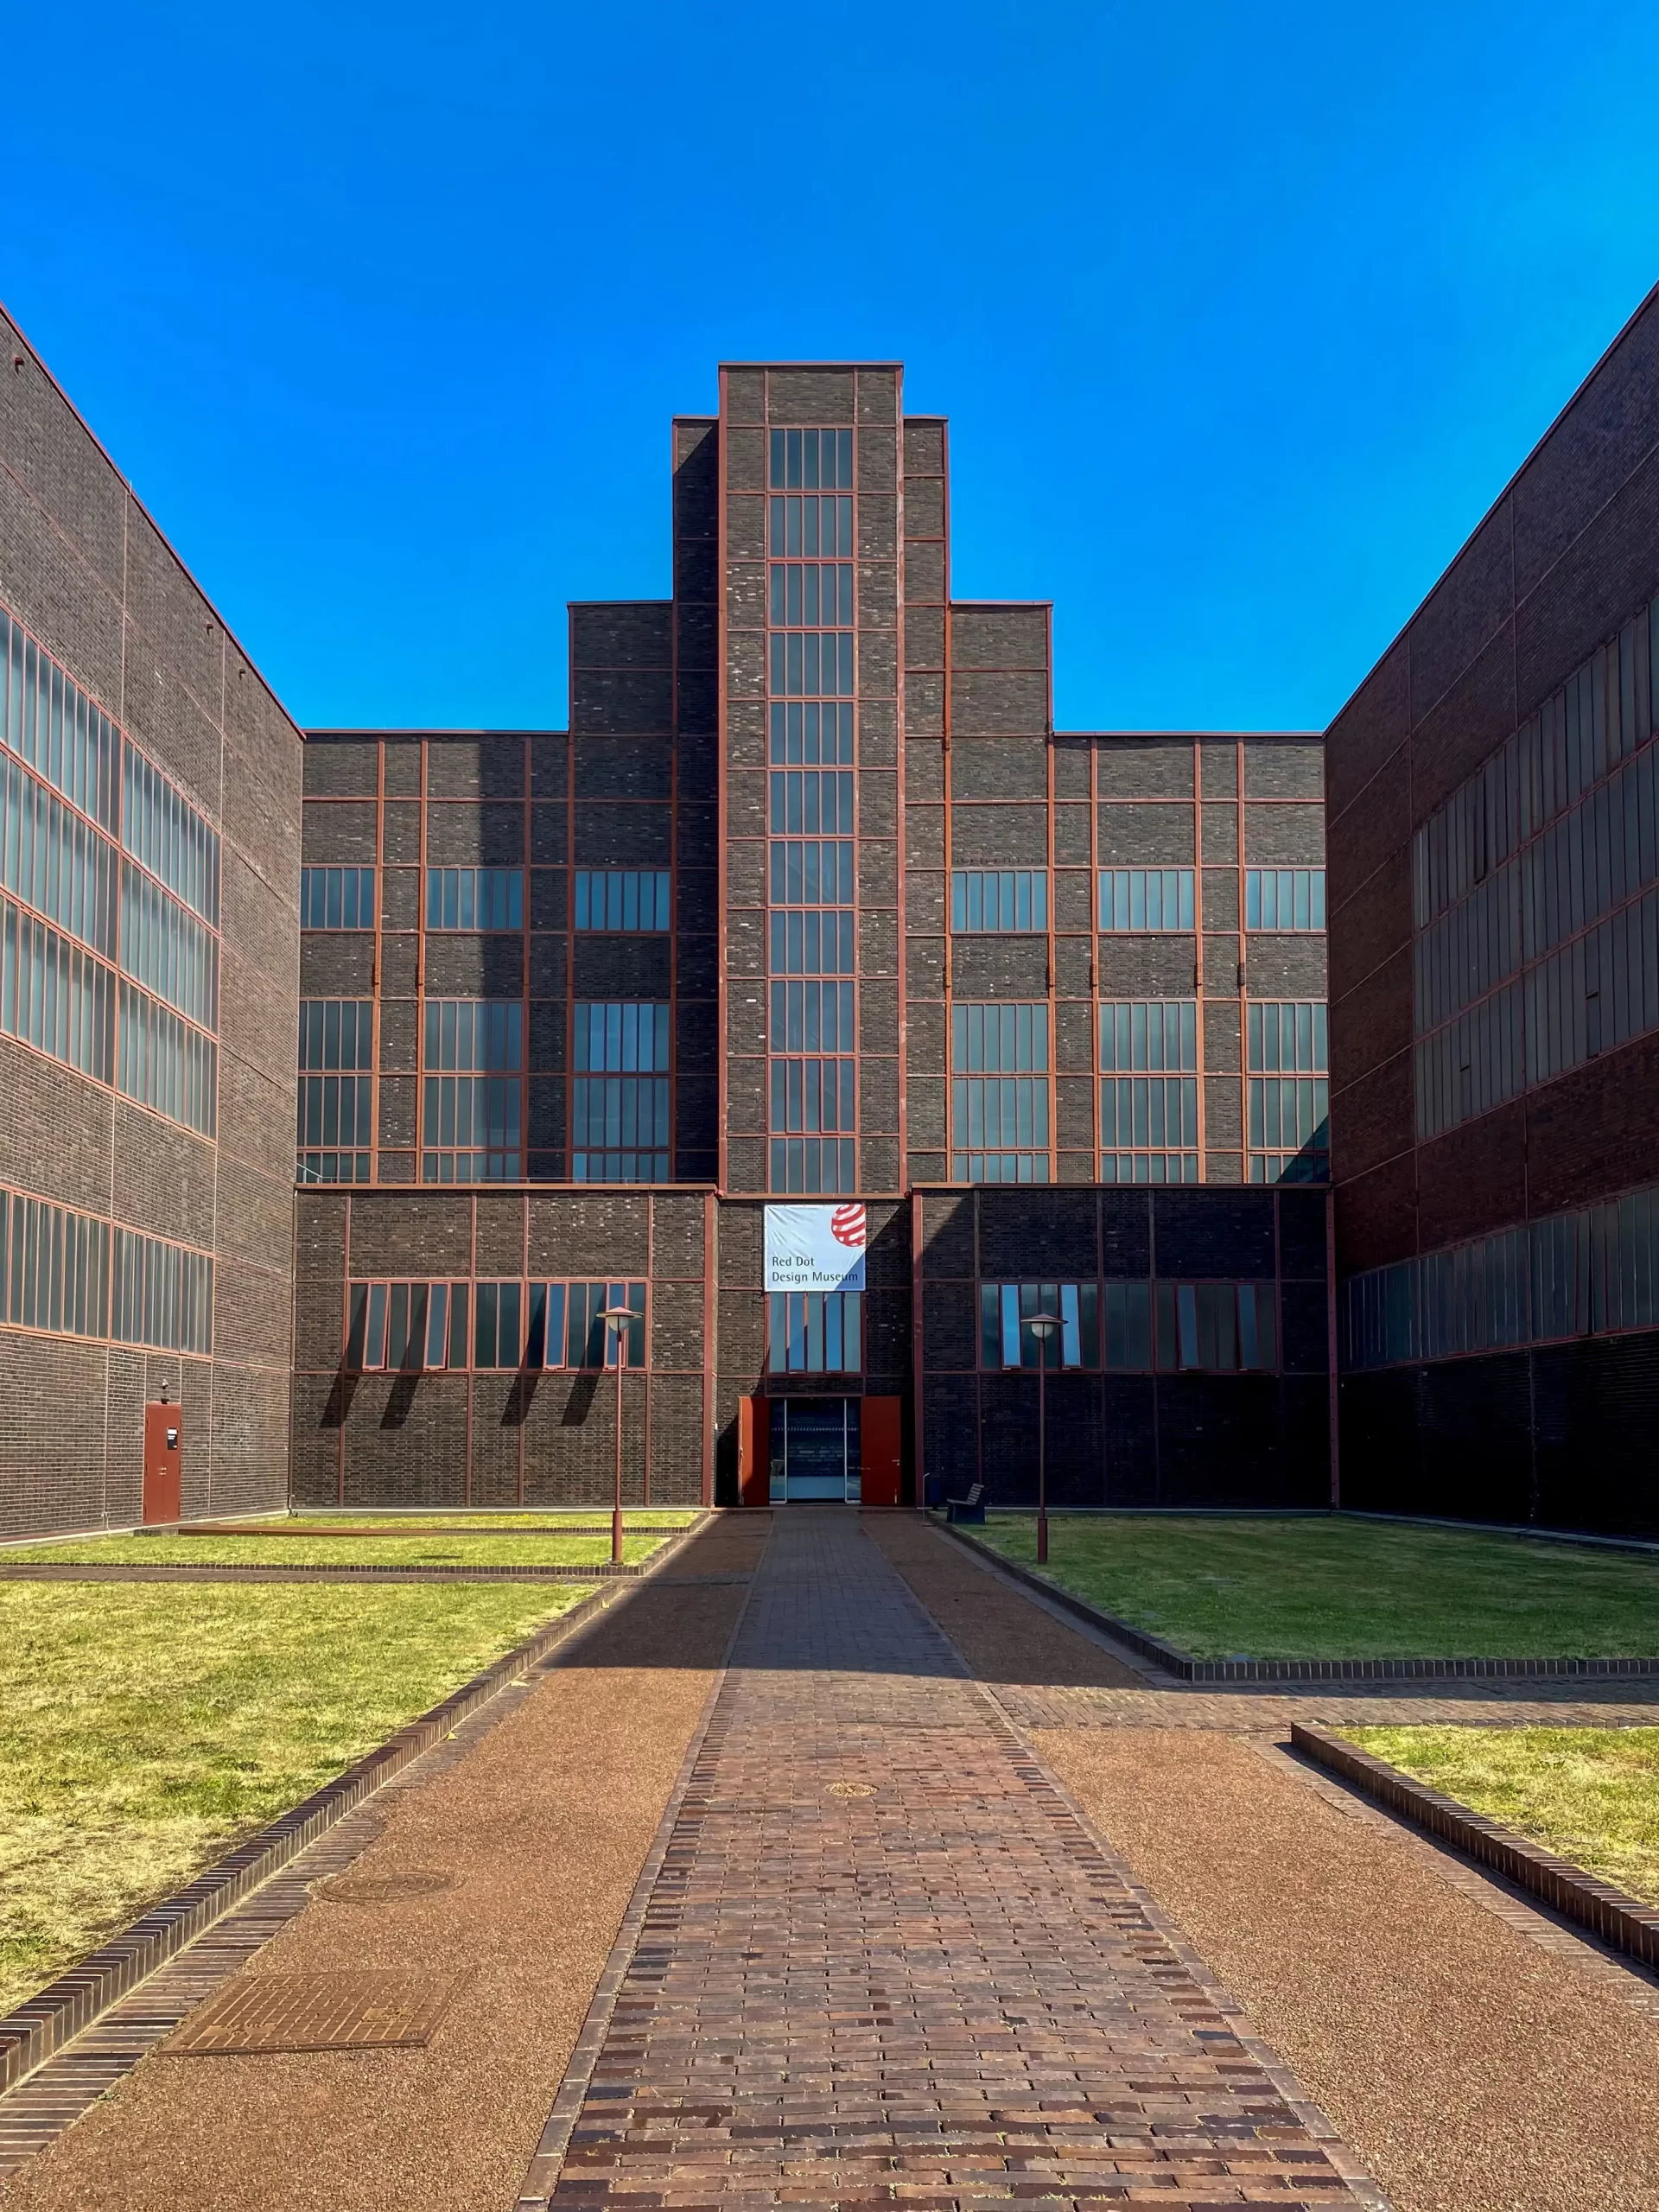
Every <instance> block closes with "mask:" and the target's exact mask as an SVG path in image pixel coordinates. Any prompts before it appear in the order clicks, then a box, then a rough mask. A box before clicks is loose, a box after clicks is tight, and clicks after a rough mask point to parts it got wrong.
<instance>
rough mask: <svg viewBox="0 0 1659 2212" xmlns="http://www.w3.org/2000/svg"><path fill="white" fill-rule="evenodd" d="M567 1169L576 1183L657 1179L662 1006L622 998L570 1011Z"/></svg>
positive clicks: (665, 1142) (663, 1144)
mask: <svg viewBox="0 0 1659 2212" xmlns="http://www.w3.org/2000/svg"><path fill="white" fill-rule="evenodd" d="M572 1042H573V1046H574V1050H573V1052H572V1055H571V1057H572V1061H573V1064H574V1066H575V1074H574V1075H573V1077H571V1084H570V1143H571V1155H570V1175H571V1180H572V1181H573V1182H577V1183H665V1182H666V1181H667V1180H668V1152H669V1076H668V1065H669V1049H668V1048H669V1010H668V1007H666V1006H665V1005H658V1004H654V1003H634V1002H632V1001H626V1000H624V1001H616V1000H612V1001H603V1002H600V1001H582V1003H580V1004H578V1005H577V1007H575V1034H574V1037H573V1039H572Z"/></svg>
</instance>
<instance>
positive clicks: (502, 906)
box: [426, 868, 666, 930]
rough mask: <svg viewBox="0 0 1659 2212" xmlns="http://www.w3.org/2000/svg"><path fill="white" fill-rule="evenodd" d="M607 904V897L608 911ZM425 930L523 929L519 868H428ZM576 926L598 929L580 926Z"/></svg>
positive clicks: (590, 887)
mask: <svg viewBox="0 0 1659 2212" xmlns="http://www.w3.org/2000/svg"><path fill="white" fill-rule="evenodd" d="M607 880H608V879H607ZM664 895H666V894H664ZM608 903H609V902H608V895H607V907H608ZM593 904H594V893H593V876H592V873H591V872H589V874H588V908H589V911H590V912H591V910H592V907H593ZM651 905H652V911H653V912H654V911H655V906H656V893H655V891H654V889H653V891H652V894H651ZM621 908H622V911H624V912H626V898H624V899H623V900H622V901H621ZM426 926H427V927H428V929H429V930H521V929H523V927H524V870H523V868H428V870H427V871H426ZM579 926H581V927H582V928H588V927H589V926H595V927H596V926H600V925H590V924H588V923H582V924H581V925H579ZM625 926H627V925H625ZM656 926H657V925H656V923H655V922H654V921H652V922H649V923H642V922H636V923H634V924H632V927H634V928H637V929H639V928H651V929H654V928H655V927H656Z"/></svg>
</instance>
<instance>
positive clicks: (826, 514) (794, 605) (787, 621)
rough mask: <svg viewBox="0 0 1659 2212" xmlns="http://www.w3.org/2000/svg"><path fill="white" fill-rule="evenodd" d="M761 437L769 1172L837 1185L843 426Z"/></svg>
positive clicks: (848, 599) (846, 621)
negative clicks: (767, 490) (767, 492)
mask: <svg viewBox="0 0 1659 2212" xmlns="http://www.w3.org/2000/svg"><path fill="white" fill-rule="evenodd" d="M768 445H769V453H770V470H769V477H770V484H771V489H772V498H771V500H770V502H769V508H768V541H767V543H768V551H769V553H770V554H771V556H772V564H771V567H770V569H769V571H768V579H767V588H768V596H767V617H768V623H769V629H768V635H767V645H766V668H767V690H768V691H769V693H770V694H771V697H772V705H771V708H770V710H769V732H770V735H769V744H768V752H769V757H770V760H771V764H772V765H771V772H770V775H769V778H768V820H767V827H768V829H769V832H770V836H771V841H772V842H771V844H770V847H769V850H768V856H767V858H768V872H767V893H768V898H767V906H768V916H767V936H766V956H767V957H766V964H767V972H768V975H769V976H771V977H772V979H773V981H772V992H771V1001H772V1023H771V1027H770V1034H769V1038H768V1047H769V1049H768V1061H767V1127H768V1129H769V1132H770V1142H769V1175H768V1180H769V1183H770V1185H771V1187H772V1189H773V1190H774V1191H790V1192H825V1193H834V1192H842V1191H849V1190H851V1189H852V1188H854V1186H855V1177H856V1144H855V1137H856V1130H857V1077H856V1060H855V1013H854V993H855V986H854V984H853V983H852V982H851V981H850V980H849V981H848V982H846V983H845V984H842V983H840V982H828V983H824V982H817V981H813V982H809V981H808V979H809V978H812V979H817V978H823V977H831V978H838V977H842V976H845V977H848V978H849V979H850V978H851V977H852V976H853V975H854V972H855V963H856V957H857V950H856V941H857V912H856V897H857V893H856V869H855V852H854V844H853V838H854V836H855V818H854V787H853V773H852V767H851V763H852V760H853V757H854V713H855V709H854V707H853V704H852V699H853V694H854V691H855V688H856V653H855V645H854V638H855V626H856V614H855V583H854V572H853V566H852V555H853V550H854V548H853V501H852V498H851V496H850V495H851V492H852V486H853V433H852V431H851V430H850V429H775V430H773V431H772V432H771V434H770V437H769V441H768ZM842 764H845V765H844V766H843V765H842ZM785 977H798V978H799V979H800V981H799V982H794V983H785V982H781V981H780V980H779V979H782V978H785ZM791 1009H792V1013H793V1020H792V1021H791ZM802 1310H803V1312H804V1311H805V1309H804V1308H803V1309H802ZM837 1311H839V1309H838V1308H837ZM824 1326H825V1324H824V1322H823V1315H822V1313H821V1312H820V1313H819V1318H818V1321H817V1328H818V1330H819V1332H820V1335H822V1332H823V1328H824ZM803 1327H804V1323H803ZM785 1339H786V1340H789V1341H792V1339H790V1338H789V1332H788V1330H787V1328H785ZM802 1341H803V1343H804V1341H805V1339H804V1338H802Z"/></svg>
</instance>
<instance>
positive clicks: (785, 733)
mask: <svg viewBox="0 0 1659 2212" xmlns="http://www.w3.org/2000/svg"><path fill="white" fill-rule="evenodd" d="M770 712H771V716H772V721H771V736H770V739H769V741H768V758H769V760H770V761H771V763H772V766H773V767H774V768H803V767H804V768H819V767H823V768H833V767H834V766H836V764H837V762H839V763H841V764H842V766H851V765H852V759H853V709H852V708H851V707H850V706H849V705H841V706H835V705H832V704H830V703H829V702H828V701H827V700H821V701H818V702H808V703H806V704H804V705H800V706H791V705H787V704H785V705H774V706H773V707H772V709H771V710H770ZM777 789H778V786H777V785H776V784H774V785H773V786H772V790H773V791H774V793H775V792H776V791H777ZM851 819H852V817H851V815H850V813H849V816H848V820H849V823H850V822H851ZM796 826H797V828H798V827H799V826H800V825H799V824H798V823H797V825H796Z"/></svg>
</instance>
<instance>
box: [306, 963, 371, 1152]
mask: <svg viewBox="0 0 1659 2212" xmlns="http://www.w3.org/2000/svg"><path fill="white" fill-rule="evenodd" d="M373 1068H374V1001H372V999H302V1001H300V1080H299V1115H298V1129H297V1133H296V1147H295V1173H296V1180H298V1181H299V1182H302V1183H366V1182H367V1181H368V1180H369V1178H370V1166H371V1160H372V1154H371V1151H370V1147H371V1145H372V1141H373V1135H372V1132H373V1113H374V1076H373Z"/></svg>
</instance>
